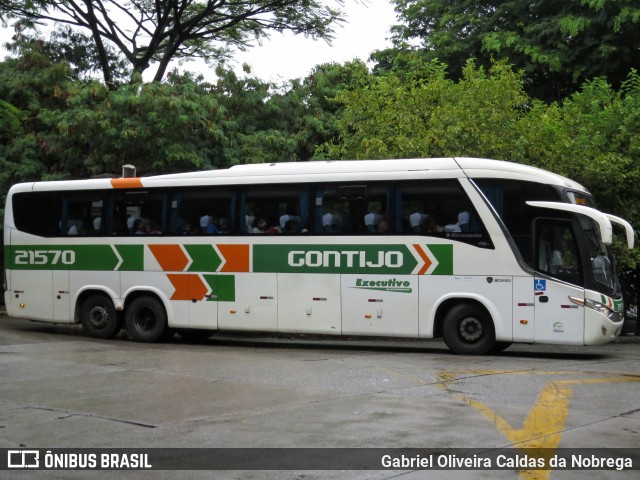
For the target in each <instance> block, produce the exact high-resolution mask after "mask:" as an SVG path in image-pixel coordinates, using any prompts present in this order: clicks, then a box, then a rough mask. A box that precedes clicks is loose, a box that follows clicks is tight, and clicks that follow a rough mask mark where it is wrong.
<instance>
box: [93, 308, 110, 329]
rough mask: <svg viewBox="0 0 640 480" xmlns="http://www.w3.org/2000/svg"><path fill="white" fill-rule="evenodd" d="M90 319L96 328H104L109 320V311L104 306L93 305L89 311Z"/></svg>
mask: <svg viewBox="0 0 640 480" xmlns="http://www.w3.org/2000/svg"><path fill="white" fill-rule="evenodd" d="M89 321H90V322H91V325H92V326H93V327H95V328H104V327H106V326H107V323H108V322H109V312H108V311H107V309H106V308H104V307H100V306H97V307H93V308H92V309H91V312H89Z"/></svg>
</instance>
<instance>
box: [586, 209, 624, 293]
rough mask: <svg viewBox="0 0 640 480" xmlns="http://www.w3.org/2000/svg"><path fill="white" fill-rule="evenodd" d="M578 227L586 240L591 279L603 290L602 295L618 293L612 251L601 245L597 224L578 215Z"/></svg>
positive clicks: (618, 288) (618, 287)
mask: <svg viewBox="0 0 640 480" xmlns="http://www.w3.org/2000/svg"><path fill="white" fill-rule="evenodd" d="M580 225H581V226H582V229H583V231H584V234H585V237H586V239H587V245H588V250H587V255H588V256H589V261H590V265H591V278H592V279H593V281H594V282H595V283H596V284H597V285H598V287H604V288H605V291H604V293H607V294H610V295H613V294H616V293H619V291H620V284H619V282H618V278H617V275H616V272H615V266H614V265H615V262H614V258H613V249H612V248H611V247H607V246H606V245H604V244H603V243H602V240H601V235H600V232H599V228H598V224H597V223H596V222H595V221H594V220H592V219H591V218H589V217H585V216H584V215H580ZM600 289H601V288H599V290H600Z"/></svg>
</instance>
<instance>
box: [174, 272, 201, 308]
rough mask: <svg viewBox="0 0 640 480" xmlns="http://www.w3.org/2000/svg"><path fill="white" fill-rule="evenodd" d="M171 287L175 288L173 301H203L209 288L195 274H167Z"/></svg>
mask: <svg viewBox="0 0 640 480" xmlns="http://www.w3.org/2000/svg"><path fill="white" fill-rule="evenodd" d="M167 278H168V279H169V281H170V282H171V285H173V287H174V288H175V291H174V292H173V295H171V300H198V301H200V300H203V299H204V297H205V295H206V294H207V292H208V291H209V287H208V286H207V285H206V284H205V283H204V282H203V281H202V280H201V279H200V276H199V275H197V274H195V273H187V274H184V275H183V274H179V273H173V274H167Z"/></svg>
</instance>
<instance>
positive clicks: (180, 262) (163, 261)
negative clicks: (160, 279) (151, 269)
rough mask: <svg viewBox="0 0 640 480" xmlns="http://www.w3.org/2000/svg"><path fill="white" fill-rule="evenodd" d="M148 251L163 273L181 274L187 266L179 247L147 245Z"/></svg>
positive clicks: (186, 258)
mask: <svg viewBox="0 0 640 480" xmlns="http://www.w3.org/2000/svg"><path fill="white" fill-rule="evenodd" d="M149 250H151V253H153V256H154V257H156V260H157V261H158V263H159V264H160V268H162V270H164V271H165V272H182V271H184V269H185V267H186V266H187V265H188V264H189V257H187V256H186V255H185V253H184V251H183V250H182V248H180V245H149Z"/></svg>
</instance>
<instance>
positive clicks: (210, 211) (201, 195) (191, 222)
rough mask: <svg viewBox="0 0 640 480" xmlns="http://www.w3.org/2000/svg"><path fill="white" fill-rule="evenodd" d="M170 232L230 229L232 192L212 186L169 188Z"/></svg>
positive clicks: (227, 231) (207, 232)
mask: <svg viewBox="0 0 640 480" xmlns="http://www.w3.org/2000/svg"><path fill="white" fill-rule="evenodd" d="M169 216H170V234H171V235H228V234H230V233H232V231H233V225H232V221H231V219H232V218H233V192H232V191H231V190H226V189H220V188H214V187H194V188H189V189H186V188H180V189H175V190H174V191H173V194H172V197H171V208H170V215H169Z"/></svg>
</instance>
